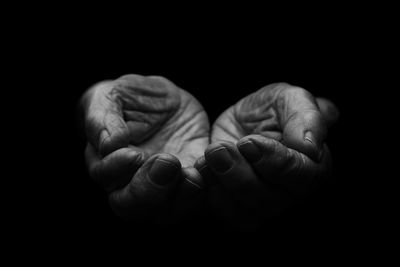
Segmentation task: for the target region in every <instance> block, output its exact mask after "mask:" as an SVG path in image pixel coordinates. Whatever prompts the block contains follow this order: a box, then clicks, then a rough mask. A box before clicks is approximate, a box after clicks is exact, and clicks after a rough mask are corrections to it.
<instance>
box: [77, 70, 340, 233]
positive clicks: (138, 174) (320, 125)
mask: <svg viewBox="0 0 400 267" xmlns="http://www.w3.org/2000/svg"><path fill="white" fill-rule="evenodd" d="M82 107H83V110H84V111H85V112H84V113H85V130H86V134H87V138H88V144H87V148H86V152H85V153H86V160H87V164H88V169H89V172H90V174H91V176H92V177H93V178H94V179H95V180H96V181H98V182H99V183H100V184H101V185H102V186H103V187H104V188H105V190H106V191H107V192H108V193H109V200H110V205H111V207H112V208H113V209H114V211H115V212H116V213H117V214H118V215H120V216H121V217H123V218H127V219H135V220H151V221H153V222H158V223H168V222H177V221H180V220H182V218H184V217H187V216H190V214H192V213H193V212H196V207H198V205H199V204H200V203H201V202H203V201H205V200H207V203H208V205H209V207H210V208H211V209H212V210H213V211H215V214H216V216H217V217H219V218H220V219H222V220H223V221H224V222H226V223H227V224H228V225H231V226H235V227H236V226H237V227H250V226H257V225H259V224H260V223H262V222H264V221H265V220H268V218H270V217H272V216H274V215H275V214H276V213H278V212H280V211H281V210H283V209H284V208H285V207H286V206H287V205H289V204H290V202H291V201H293V200H295V199H296V198H297V197H300V196H303V195H305V194H307V193H308V192H310V191H311V190H313V188H315V187H316V186H317V185H318V184H319V183H320V182H322V181H323V180H324V179H327V177H328V176H329V173H330V163H331V159H330V153H329V150H328V148H327V146H326V145H325V144H324V141H325V137H326V131H327V126H328V125H330V124H332V123H333V122H334V121H335V120H336V119H337V117H338V111H337V109H336V108H335V106H334V105H333V104H332V103H331V102H330V101H328V100H326V99H321V98H317V99H315V98H314V97H313V96H312V95H311V94H310V93H309V92H307V91H306V90H304V89H302V88H299V87H295V86H291V85H289V84H284V83H280V84H272V85H269V86H266V87H264V88H262V89H260V90H259V91H256V92H255V93H253V94H251V95H249V96H247V97H245V98H243V99H242V100H240V101H239V102H238V103H236V104H235V105H233V106H231V107H230V108H229V109H227V110H226V111H225V112H224V113H223V114H221V116H220V117H219V118H218V119H217V121H216V122H215V123H214V125H213V127H212V131H211V132H210V126H209V122H208V118H207V115H206V112H205V111H204V109H203V107H202V106H201V104H200V103H199V102H198V101H197V100H196V99H195V98H194V97H193V96H192V95H190V94H189V93H188V92H186V91H184V90H183V89H181V88H178V87H177V86H176V85H175V84H173V83H172V82H171V81H169V80H167V79H165V78H162V77H158V76H147V77H145V76H140V75H126V76H122V77H120V78H118V79H116V80H114V81H104V82H101V83H99V84H96V85H95V86H93V87H92V88H91V89H89V90H88V91H87V92H86V93H85V95H84V96H83V97H82ZM210 137H211V138H210Z"/></svg>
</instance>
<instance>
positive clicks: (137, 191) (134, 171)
mask: <svg viewBox="0 0 400 267" xmlns="http://www.w3.org/2000/svg"><path fill="white" fill-rule="evenodd" d="M82 105H83V108H84V111H85V126H86V134H87V137H88V140H89V143H88V145H87V149H86V161H87V164H88V168H89V172H90V174H91V176H92V177H93V178H94V179H95V180H96V181H98V182H99V183H100V184H101V185H102V186H103V187H104V188H105V189H106V190H107V191H108V192H109V199H110V204H111V206H112V208H113V209H114V210H115V212H116V213H117V214H119V215H120V216H121V217H123V218H127V219H143V218H145V219H150V220H153V221H157V222H165V221H166V220H172V221H173V220H176V218H178V217H180V216H182V214H183V213H185V211H186V210H188V209H191V208H193V206H194V205H195V204H194V203H196V202H198V198H199V195H201V194H199V192H200V191H202V179H201V177H200V175H199V173H198V172H197V170H196V169H194V168H193V164H194V162H195V160H196V159H197V158H199V157H200V156H201V155H202V154H203V152H204V150H205V149H206V147H207V146H208V144H209V122H208V118H207V115H206V113H205V111H204V110H203V107H202V106H201V105H200V103H199V102H198V101H197V100H196V99H195V98H194V97H193V96H192V95H190V94H189V93H187V92H186V91H184V90H182V89H180V88H178V87H177V86H176V85H174V84H173V83H172V82H170V81H168V80H167V79H165V78H162V77H157V76H148V77H144V76H140V75H126V76H122V77H120V78H119V79H117V80H115V81H105V82H102V83H99V84H97V85H95V86H94V87H93V88H91V89H90V90H89V91H88V92H87V93H86V94H85V95H84V97H83V101H82ZM155 163H158V164H155ZM174 217H175V218H174ZM165 218H167V219H165Z"/></svg>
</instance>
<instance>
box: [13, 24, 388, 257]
mask: <svg viewBox="0 0 400 267" xmlns="http://www.w3.org/2000/svg"><path fill="white" fill-rule="evenodd" d="M184 22H185V21H179V22H178V23H177V24H176V25H175V24H174V25H172V26H170V25H163V23H162V21H161V22H160V21H159V22H158V24H157V26H156V27H149V28H146V29H143V28H141V27H138V28H135V27H133V28H130V29H129V30H123V31H122V32H120V31H118V29H114V28H108V27H105V26H104V27H103V25H101V26H100V27H97V26H98V25H96V23H95V22H93V25H92V24H89V26H87V25H85V27H82V28H80V27H79V26H78V27H77V26H75V27H73V28H72V29H71V28H70V27H69V26H68V25H66V26H65V25H62V26H59V27H57V30H51V29H50V28H49V30H46V31H44V32H40V33H39V32H37V31H32V32H31V33H32V34H31V35H27V36H25V38H24V39H26V40H29V46H26V45H22V48H23V49H21V54H22V55H23V57H22V59H21V60H19V61H18V62H17V64H18V65H19V66H18V67H19V69H20V70H21V76H22V77H23V76H24V75H25V74H24V73H27V72H28V73H30V74H32V73H33V74H34V75H32V76H33V77H32V78H31V76H29V78H28V75H27V76H26V77H25V80H28V79H29V80H28V81H29V86H26V83H25V85H24V86H25V87H26V88H27V89H26V90H27V91H28V93H27V94H26V95H27V97H26V98H25V101H26V102H30V104H32V102H33V106H34V109H31V110H30V112H31V113H32V115H34V116H33V117H34V118H36V119H35V120H26V121H25V122H24V127H26V128H28V129H30V130H31V131H33V132H34V134H33V136H35V140H37V141H35V142H32V143H31V144H30V145H29V148H30V149H31V150H30V151H34V153H32V154H34V155H30V156H29V159H30V160H29V164H28V166H29V167H28V169H29V171H30V172H32V173H35V175H32V177H35V179H33V180H32V179H30V180H29V181H27V183H29V184H31V183H32V184H34V187H32V188H38V189H37V190H36V189H35V190H34V192H33V195H34V197H32V198H29V201H22V202H23V203H22V204H21V205H22V207H23V209H24V211H25V212H24V214H23V216H22V218H21V219H19V220H18V221H19V223H20V224H21V225H23V228H24V230H27V231H25V232H26V233H29V234H33V237H32V238H28V240H29V241H31V242H33V244H36V243H37V242H36V241H37V240H38V239H43V240H45V241H44V242H45V243H46V244H47V245H50V247H51V246H52V245H53V244H54V246H58V245H60V244H62V245H64V246H69V245H66V244H72V245H71V246H72V247H74V248H77V247H83V248H84V251H85V249H86V248H88V247H90V246H92V245H93V243H95V244H96V245H100V246H103V247H104V248H105V249H107V248H113V246H115V245H117V246H118V245H119V244H120V241H124V243H127V244H128V247H130V248H131V249H134V250H136V251H141V249H144V250H146V249H147V248H149V247H151V248H152V249H155V250H158V249H165V250H167V251H170V250H175V249H176V250H179V249H183V248H185V249H184V250H185V252H186V253H188V251H191V250H192V248H193V250H194V251H195V252H196V253H197V252H198V248H199V247H200V248H202V250H201V253H203V254H204V253H205V254H208V253H211V252H212V251H214V252H215V251H219V252H221V251H228V250H229V249H228V248H236V249H237V246H238V245H239V244H241V245H242V244H243V242H239V240H246V242H245V244H247V247H246V246H243V247H241V248H242V249H244V250H246V249H247V250H249V251H250V250H251V248H253V246H252V244H255V243H257V242H260V241H261V242H263V243H264V244H266V245H267V244H271V243H273V242H272V241H271V240H274V241H276V240H279V241H280V242H283V243H286V244H292V243H293V242H295V243H299V244H300V243H302V242H303V240H305V239H311V240H314V245H315V244H333V243H335V242H339V243H340V244H341V246H342V247H346V248H347V249H348V251H350V250H351V246H352V244H362V243H363V242H364V241H365V242H368V241H370V240H371V239H372V238H373V237H374V236H376V235H380V234H381V233H380V230H379V231H377V230H376V229H374V227H375V222H376V221H379V220H380V218H382V217H381V216H382V215H381V214H382V213H383V211H382V210H381V207H380V206H379V205H380V204H379V202H378V201H377V199H376V198H378V196H380V195H382V193H381V192H380V190H381V185H380V184H379V183H376V182H375V181H374V180H373V179H371V178H370V177H371V176H375V177H377V176H380V175H382V173H376V172H375V171H374V170H373V169H368V168H367V167H368V166H369V164H370V159H368V154H367V153H366V152H365V151H366V150H365V147H366V144H367V143H369V142H371V130H370V129H371V127H370V122H371V121H374V120H375V117H374V116H375V114H374V113H373V112H370V111H366V110H365V107H366V105H367V106H368V103H366V102H367V100H366V97H367V96H368V97H370V96H371V92H372V90H373V88H372V87H373V86H372V83H373V81H372V80H373V75H374V74H373V72H371V70H370V66H371V65H372V64H373V62H374V60H375V55H373V54H372V53H370V50H369V49H370V47H368V48H365V46H364V44H365V42H366V41H368V40H369V39H370V37H369V35H368V34H366V35H362V34H361V29H360V28H358V27H356V26H352V27H350V28H346V27H345V28H336V27H335V26H336V25H331V24H324V25H319V27H315V28H313V29H312V30H311V31H310V29H309V28H308V26H304V28H303V27H302V26H300V27H295V26H296V25H295V24H292V26H291V27H289V28H288V29H283V30H280V29H279V30H277V29H272V28H271V27H268V26H265V27H264V24H263V23H262V21H259V22H257V23H256V25H257V27H253V26H254V25H243V24H242V23H237V24H233V25H232V24H230V23H228V22H223V23H221V24H218V26H215V25H206V26H207V27H203V26H204V25H196V26H192V25H190V26H187V27H186V26H185V23H184ZM133 24H135V23H133ZM200 24H201V23H200ZM138 25H143V24H138ZM177 25H179V27H177ZM125 26H126V24H125ZM292 27H294V28H292ZM361 35H362V36H361ZM39 40H40V41H39ZM25 55H26V57H24V56H25ZM129 73H136V74H142V75H161V76H164V77H166V78H168V79H170V80H172V81H173V82H174V83H175V84H177V85H178V86H179V87H181V88H183V89H185V90H187V91H188V92H190V93H191V94H193V95H194V96H195V97H196V98H197V99H198V100H199V101H200V102H201V103H202V105H203V106H204V108H205V110H206V111H207V113H208V115H209V119H210V122H211V123H212V122H213V121H214V120H215V119H216V118H217V116H218V115H219V114H220V113H221V112H223V111H224V110H225V109H226V108H228V107H229V106H230V105H232V104H234V103H236V102H237V101H239V100H240V99H241V98H242V97H245V96H246V95H248V94H249V93H252V92H253V91H255V90H258V89H259V88H261V87H262V86H264V85H267V84H269V83H274V82H288V83H291V84H293V85H297V86H300V87H303V88H305V89H307V90H309V91H310V92H311V93H312V94H314V95H315V96H323V97H326V98H329V99H331V100H332V101H333V102H334V103H335V104H336V105H337V107H338V108H339V110H340V114H341V115H340V120H339V122H338V123H337V124H336V125H334V126H333V127H332V128H331V129H330V131H329V135H328V140H327V143H328V145H329V147H330V149H331V152H332V154H333V160H334V168H335V169H334V174H335V182H334V184H333V185H332V186H331V187H330V188H329V189H328V190H327V191H324V192H323V193H322V195H321V196H319V198H318V200H317V201H316V202H314V203H310V206H309V208H308V209H306V210H303V211H302V212H301V213H300V214H296V215H295V216H294V217H290V218H287V221H283V222H282V224H281V225H277V224H273V225H272V226H266V229H264V230H263V232H262V233H260V234H259V235H255V234H251V235H246V234H243V235H239V237H238V234H233V235H232V234H226V233H221V231H219V229H213V228H212V226H210V225H207V226H205V227H204V229H193V231H189V230H188V229H187V228H185V229H184V230H181V229H175V228H174V229H167V230H166V229H147V228H137V227H136V226H132V225H130V224H129V223H125V222H122V221H120V219H118V218H116V217H115V216H114V214H113V213H112V212H111V210H110V208H109V206H108V203H107V197H106V195H105V194H104V193H103V191H102V189H101V188H100V187H98V186H97V185H96V184H95V183H94V182H93V181H92V180H91V179H90V177H89V176H88V174H87V172H86V169H85V164H84V158H83V150H84V147H85V139H84V135H83V132H82V130H81V128H80V125H79V123H78V121H79V113H78V112H77V104H78V100H79V98H80V96H81V95H82V93H83V92H84V91H85V90H86V89H87V88H88V87H90V86H91V85H93V84H94V83H96V82H98V81H101V80H105V79H115V78H118V77H119V76H121V75H124V74H129ZM31 85H33V86H31ZM31 95H32V98H30V96H31ZM366 113H367V114H368V116H366ZM28 114H29V113H28ZM24 115H25V116H28V115H27V114H26V113H25V114H24ZM32 115H31V116H32ZM28 117H29V116H28ZM36 136H38V138H36ZM372 188H373V191H372V190H371V189H372ZM25 189H27V190H28V191H32V189H31V187H29V186H25ZM371 192H373V193H371ZM31 194H32V192H30V195H31ZM17 213H19V212H18V211H17ZM19 215H20V214H19ZM27 222H28V223H27ZM268 227H270V228H268ZM28 236H30V235H28ZM22 240H25V238H23V239H22ZM172 243H174V244H175V243H178V244H177V245H172ZM204 244H205V245H204ZM241 245H240V246H241ZM178 248H179V249H178ZM194 248H196V249H194ZM258 248H259V249H261V250H262V249H263V247H258ZM215 249H217V250H215ZM210 251H211V252H210ZM214 252H212V253H214ZM85 253H87V252H85ZM121 253H122V252H121ZM138 253H139V252H138ZM196 255H197V254H196ZM196 257H197V256H196Z"/></svg>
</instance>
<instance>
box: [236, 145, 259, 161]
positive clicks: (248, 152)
mask: <svg viewBox="0 0 400 267" xmlns="http://www.w3.org/2000/svg"><path fill="white" fill-rule="evenodd" d="M238 148H239V151H240V153H242V154H243V156H244V157H245V158H246V159H247V160H248V161H249V162H251V163H253V162H257V161H259V160H260V159H261V157H262V153H261V150H260V149H259V148H258V147H257V146H256V145H255V144H254V143H253V142H252V141H246V142H244V143H241V144H239V147H238Z"/></svg>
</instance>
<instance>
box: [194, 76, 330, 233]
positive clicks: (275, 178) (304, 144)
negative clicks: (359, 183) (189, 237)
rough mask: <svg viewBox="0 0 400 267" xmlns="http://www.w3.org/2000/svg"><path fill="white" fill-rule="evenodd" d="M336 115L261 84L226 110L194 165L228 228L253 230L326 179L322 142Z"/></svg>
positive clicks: (301, 94)
mask: <svg viewBox="0 0 400 267" xmlns="http://www.w3.org/2000/svg"><path fill="white" fill-rule="evenodd" d="M337 117H338V111H337V109H336V107H335V106H334V105H333V104H332V103H331V102H330V101H329V100H326V99H322V98H320V99H315V98H314V97H313V96H312V95H311V94H310V93H309V92H307V91H306V90H304V89H302V88H299V87H295V86H292V85H289V84H285V83H279V84H271V85H268V86H265V87H263V88H261V89H260V90H258V91H256V92H255V93H253V94H250V95H249V96H247V97H245V98H243V99H242V100H240V101H239V102H238V103H236V104H235V105H233V106H231V107H230V108H228V109H227V110H226V111H225V112H223V114H221V116H220V117H219V118H218V119H217V120H216V122H215V123H214V125H213V128H212V133H211V144H210V146H209V147H208V148H207V149H206V151H205V156H204V157H202V158H200V159H199V160H198V161H197V162H196V164H195V166H196V168H197V169H198V170H199V171H200V173H201V174H202V176H203V177H204V179H206V181H207V183H208V184H210V189H209V190H208V203H209V205H210V206H211V208H212V209H213V210H214V211H215V214H216V215H217V216H219V217H220V218H221V219H222V220H223V221H225V222H226V223H227V224H228V225H230V226H234V227H242V228H248V227H249V228H251V227H254V226H257V225H259V224H261V223H262V222H264V221H265V220H268V219H269V218H271V217H273V216H276V215H277V214H279V213H281V212H282V211H283V210H285V209H286V208H287V207H288V206H290V204H291V203H293V202H294V201H295V200H296V199H297V198H299V197H303V196H305V195H307V194H309V193H310V192H311V191H313V190H314V189H315V188H316V187H318V185H319V184H321V183H323V182H324V181H325V180H326V179H328V176H329V174H330V169H331V156H330V153H329V149H328V147H327V146H326V145H325V144H324V142H325V138H326V132H327V126H328V125H331V124H332V123H334V121H335V120H336V119H337Z"/></svg>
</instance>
